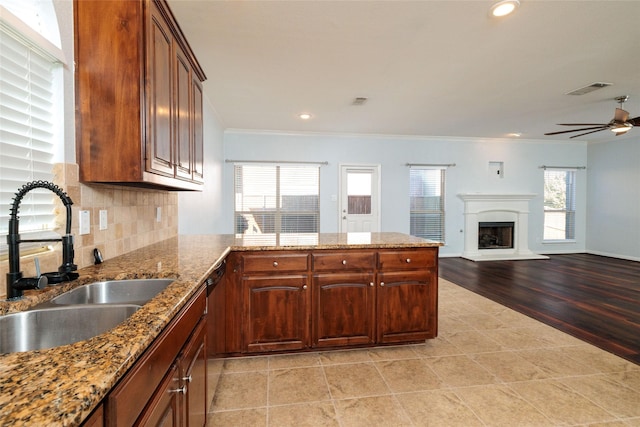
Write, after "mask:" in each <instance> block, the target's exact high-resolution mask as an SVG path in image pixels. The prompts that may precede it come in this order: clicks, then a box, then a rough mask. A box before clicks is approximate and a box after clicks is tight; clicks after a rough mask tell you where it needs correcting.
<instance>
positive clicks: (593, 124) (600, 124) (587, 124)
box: [556, 123, 609, 126]
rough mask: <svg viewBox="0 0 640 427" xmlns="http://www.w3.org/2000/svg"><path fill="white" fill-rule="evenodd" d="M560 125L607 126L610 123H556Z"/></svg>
mask: <svg viewBox="0 0 640 427" xmlns="http://www.w3.org/2000/svg"><path fill="white" fill-rule="evenodd" d="M556 124H557V125H558V126H607V125H608V124H609V123H556Z"/></svg>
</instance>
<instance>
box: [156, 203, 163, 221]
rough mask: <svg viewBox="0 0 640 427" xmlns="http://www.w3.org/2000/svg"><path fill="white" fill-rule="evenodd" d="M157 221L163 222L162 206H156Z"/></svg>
mask: <svg viewBox="0 0 640 427" xmlns="http://www.w3.org/2000/svg"><path fill="white" fill-rule="evenodd" d="M156 222H162V208H161V207H160V206H157V207H156Z"/></svg>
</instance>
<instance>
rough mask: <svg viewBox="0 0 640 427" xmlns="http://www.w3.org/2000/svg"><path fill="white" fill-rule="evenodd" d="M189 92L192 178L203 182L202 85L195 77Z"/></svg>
mask: <svg viewBox="0 0 640 427" xmlns="http://www.w3.org/2000/svg"><path fill="white" fill-rule="evenodd" d="M191 88H192V92H191V120H192V125H191V129H192V137H193V155H192V159H193V165H192V167H191V169H192V172H193V180H194V181H196V182H204V137H203V134H202V129H203V126H204V124H203V121H202V86H201V85H200V82H199V81H198V78H197V77H195V76H194V77H193V79H192V85H191Z"/></svg>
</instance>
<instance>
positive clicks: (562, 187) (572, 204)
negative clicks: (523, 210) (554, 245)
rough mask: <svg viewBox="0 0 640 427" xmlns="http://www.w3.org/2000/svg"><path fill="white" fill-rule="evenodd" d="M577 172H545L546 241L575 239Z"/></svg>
mask: <svg viewBox="0 0 640 427" xmlns="http://www.w3.org/2000/svg"><path fill="white" fill-rule="evenodd" d="M575 220H576V172H575V171H574V170H545V171H544V237H543V239H544V240H573V239H575Z"/></svg>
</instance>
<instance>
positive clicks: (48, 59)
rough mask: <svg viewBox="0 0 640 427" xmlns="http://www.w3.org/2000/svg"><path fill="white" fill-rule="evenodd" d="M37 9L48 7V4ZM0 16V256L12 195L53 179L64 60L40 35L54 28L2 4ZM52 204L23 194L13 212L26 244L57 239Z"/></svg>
mask: <svg viewBox="0 0 640 427" xmlns="http://www.w3.org/2000/svg"><path fill="white" fill-rule="evenodd" d="M40 6H41V7H51V8H53V5H52V4H41V5H40ZM0 12H1V13H0V37H1V41H2V44H3V46H5V47H6V50H5V49H0V50H2V51H3V56H2V58H4V61H3V64H2V65H3V74H4V73H6V74H5V75H4V77H5V78H6V79H7V80H6V82H5V84H6V85H7V86H6V88H11V90H7V91H3V93H2V94H0V96H3V97H6V98H4V99H3V100H0V105H1V106H2V108H1V109H2V110H4V112H0V114H2V117H0V122H4V125H3V126H2V129H3V130H4V131H5V132H4V133H3V135H2V136H1V137H0V149H1V150H0V151H2V152H3V156H2V157H3V158H4V160H3V162H2V163H4V169H5V172H4V173H3V175H4V177H3V185H2V188H1V189H0V209H2V212H0V222H1V224H0V238H2V241H1V242H0V255H3V256H4V255H6V252H7V245H6V238H5V236H6V234H7V232H8V229H7V225H8V217H9V208H10V206H11V205H12V204H13V198H14V196H15V194H16V193H17V192H18V191H19V189H20V188H21V187H22V186H23V185H24V184H26V183H27V182H30V181H35V180H46V181H53V180H54V171H53V167H54V163H55V159H56V157H58V156H59V155H60V152H61V151H62V149H63V138H62V135H63V134H64V132H63V120H61V117H62V114H63V113H62V111H63V103H64V93H63V67H64V65H65V57H64V53H63V52H62V50H61V49H60V48H59V47H58V46H56V45H54V44H53V43H52V42H51V41H49V40H48V39H47V38H46V37H45V36H44V35H43V34H42V33H41V32H42V31H45V30H46V31H49V32H50V33H51V34H54V35H56V34H58V33H59V31H58V27H57V23H55V22H48V23H47V26H45V27H40V28H38V29H34V28H32V27H30V26H29V24H27V23H26V22H27V21H29V18H30V17H29V16H20V17H18V16H16V15H14V14H13V13H12V12H11V11H10V10H8V9H7V8H5V7H4V6H2V5H0ZM36 12H37V11H36ZM34 13H35V12H34ZM54 41H55V40H54ZM57 43H59V40H57ZM5 55H6V56H5ZM10 57H11V58H13V59H9V58H10ZM2 58H0V59H2ZM3 81H4V80H3ZM10 82H11V83H10ZM45 84H46V85H45ZM6 88H5V89H6ZM43 96H44V97H43ZM16 166H17V167H16ZM0 167H2V165H0ZM14 187H15V188H14ZM56 203H57V201H56V198H55V197H54V195H53V194H52V193H51V192H49V191H47V190H41V189H35V190H33V191H30V192H29V193H28V194H27V195H25V197H24V199H23V200H22V203H21V206H20V212H19V217H20V219H21V223H20V230H19V231H20V234H21V235H22V236H23V237H24V238H28V239H51V238H56V237H59V236H58V234H57V233H55V232H54V231H53V230H54V229H55V228H56V206H57V205H56ZM21 249H22V252H24V253H30V252H33V251H40V250H43V249H44V250H48V249H50V248H49V245H47V244H41V243H25V244H23V245H22V248H21Z"/></svg>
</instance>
